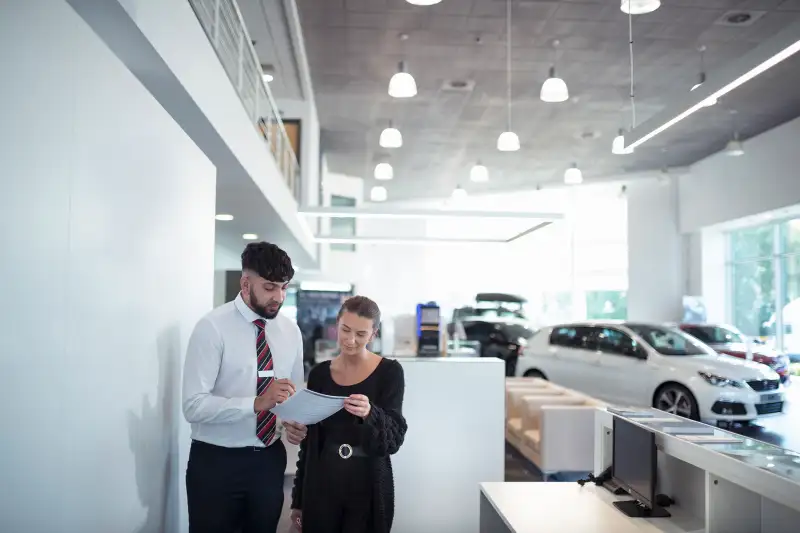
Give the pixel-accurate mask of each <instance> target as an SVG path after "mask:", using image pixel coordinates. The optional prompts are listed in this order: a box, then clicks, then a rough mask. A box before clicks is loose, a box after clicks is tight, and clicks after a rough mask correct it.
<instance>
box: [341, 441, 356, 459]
mask: <svg viewBox="0 0 800 533" xmlns="http://www.w3.org/2000/svg"><path fill="white" fill-rule="evenodd" d="M352 456H353V447H352V446H350V445H349V444H342V445H341V446H339V457H341V458H342V459H350V458H351V457H352Z"/></svg>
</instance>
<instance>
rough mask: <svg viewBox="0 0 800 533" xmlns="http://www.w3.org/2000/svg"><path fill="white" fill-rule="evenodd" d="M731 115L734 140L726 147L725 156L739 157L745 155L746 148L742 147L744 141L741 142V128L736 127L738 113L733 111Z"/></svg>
mask: <svg viewBox="0 0 800 533" xmlns="http://www.w3.org/2000/svg"><path fill="white" fill-rule="evenodd" d="M730 114H731V126H732V128H731V129H732V130H733V138H732V139H731V140H730V141H728V144H727V146H725V155H729V156H732V157H739V156H742V155H744V146H742V141H740V140H739V128H738V127H737V126H736V115H737V111H736V110H735V109H731V110H730Z"/></svg>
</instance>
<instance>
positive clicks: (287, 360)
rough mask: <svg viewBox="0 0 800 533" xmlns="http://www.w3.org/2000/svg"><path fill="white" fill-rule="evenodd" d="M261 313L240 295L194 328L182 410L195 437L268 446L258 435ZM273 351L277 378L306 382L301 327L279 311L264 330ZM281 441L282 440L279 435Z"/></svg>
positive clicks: (298, 384) (227, 444)
mask: <svg viewBox="0 0 800 533" xmlns="http://www.w3.org/2000/svg"><path fill="white" fill-rule="evenodd" d="M259 318H262V317H260V316H259V315H257V314H256V313H255V312H253V310H252V309H250V308H249V307H247V304H245V303H244V300H242V295H241V294H239V295H238V296H237V297H236V299H235V300H234V301H232V302H228V303H226V304H225V305H222V306H220V307H218V308H216V309H214V310H213V311H211V312H210V313H209V314H207V315H206V316H205V317H203V318H202V319H201V320H200V322H198V323H197V326H195V329H194V332H193V333H192V336H191V338H190V339H189V346H188V349H187V352H186V362H185V366H184V374H183V414H184V416H185V417H186V420H187V421H188V422H189V423H191V425H192V439H194V440H199V441H203V442H207V443H209V444H215V445H217V446H225V447H228V448H239V447H245V446H259V447H263V446H264V443H263V442H261V441H260V440H259V438H258V437H257V436H256V413H255V411H254V410H253V403H254V402H255V399H256V381H257V377H258V376H257V374H258V370H257V357H256V334H257V332H256V326H255V325H254V324H253V321H254V320H257V319H259ZM264 330H265V332H266V336H267V343H269V347H270V350H271V351H272V361H273V368H274V370H275V379H281V378H289V379H290V380H291V381H292V383H294V385H295V387H297V388H300V387H302V385H303V377H304V373H303V340H302V335H301V334H300V328H298V327H297V324H296V323H295V322H293V321H292V320H291V319H290V318H288V317H286V316H283V315H281V314H278V316H276V317H275V318H273V319H272V320H266V327H265V328H264ZM276 441H277V439H276Z"/></svg>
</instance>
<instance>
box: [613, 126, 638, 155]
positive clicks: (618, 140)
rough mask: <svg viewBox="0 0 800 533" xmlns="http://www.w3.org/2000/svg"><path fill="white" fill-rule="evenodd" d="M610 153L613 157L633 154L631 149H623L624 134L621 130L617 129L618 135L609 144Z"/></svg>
mask: <svg viewBox="0 0 800 533" xmlns="http://www.w3.org/2000/svg"><path fill="white" fill-rule="evenodd" d="M611 153H612V154H614V155H628V154H632V153H633V148H626V147H625V134H624V131H623V130H622V128H620V129H619V133H618V134H617V136H616V137H614V140H613V141H612V142H611Z"/></svg>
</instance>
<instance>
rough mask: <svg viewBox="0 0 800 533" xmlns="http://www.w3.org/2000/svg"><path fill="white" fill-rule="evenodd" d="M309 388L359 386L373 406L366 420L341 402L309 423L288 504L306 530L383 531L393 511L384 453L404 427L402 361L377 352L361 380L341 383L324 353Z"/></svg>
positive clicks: (355, 390)
mask: <svg viewBox="0 0 800 533" xmlns="http://www.w3.org/2000/svg"><path fill="white" fill-rule="evenodd" d="M308 388H309V389H310V390H313V391H316V392H321V393H323V394H330V395H332V396H350V395H351V394H363V395H364V396H366V397H367V398H369V399H370V404H371V409H370V414H369V415H368V416H367V418H366V419H364V420H362V419H361V418H359V417H357V416H354V415H351V414H350V413H348V412H347V411H345V410H344V409H343V410H341V411H339V412H338V413H336V414H335V415H333V416H331V417H330V418H328V419H326V420H324V421H322V422H321V423H319V424H315V425H313V426H310V427H309V428H308V435H307V436H306V438H305V440H303V443H302V444H301V446H300V458H299V459H298V461H297V475H296V477H295V482H294V490H293V491H292V508H293V509H301V510H302V511H303V533H388V532H389V530H390V529H391V526H392V520H393V518H394V479H393V476H392V465H391V461H390V460H389V455H391V454H393V453H396V452H397V450H398V449H399V448H400V445H401V444H402V442H403V438H404V436H405V432H406V427H407V426H406V421H405V419H404V418H403V414H402V406H403V392H404V389H405V383H404V379H403V367H402V366H400V363H398V362H397V361H394V360H392V359H382V360H381V361H380V363H379V364H378V366H377V367H376V368H375V370H374V371H373V372H372V374H370V375H369V376H368V377H367V378H366V379H365V380H364V381H362V382H360V383H356V384H355V385H349V386H342V385H339V384H337V383H336V382H335V381H333V378H332V377H331V370H330V361H326V362H324V363H321V364H319V365H317V366H316V367H314V369H313V370H311V373H310V374H309V376H308ZM343 456H344V457H343Z"/></svg>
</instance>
